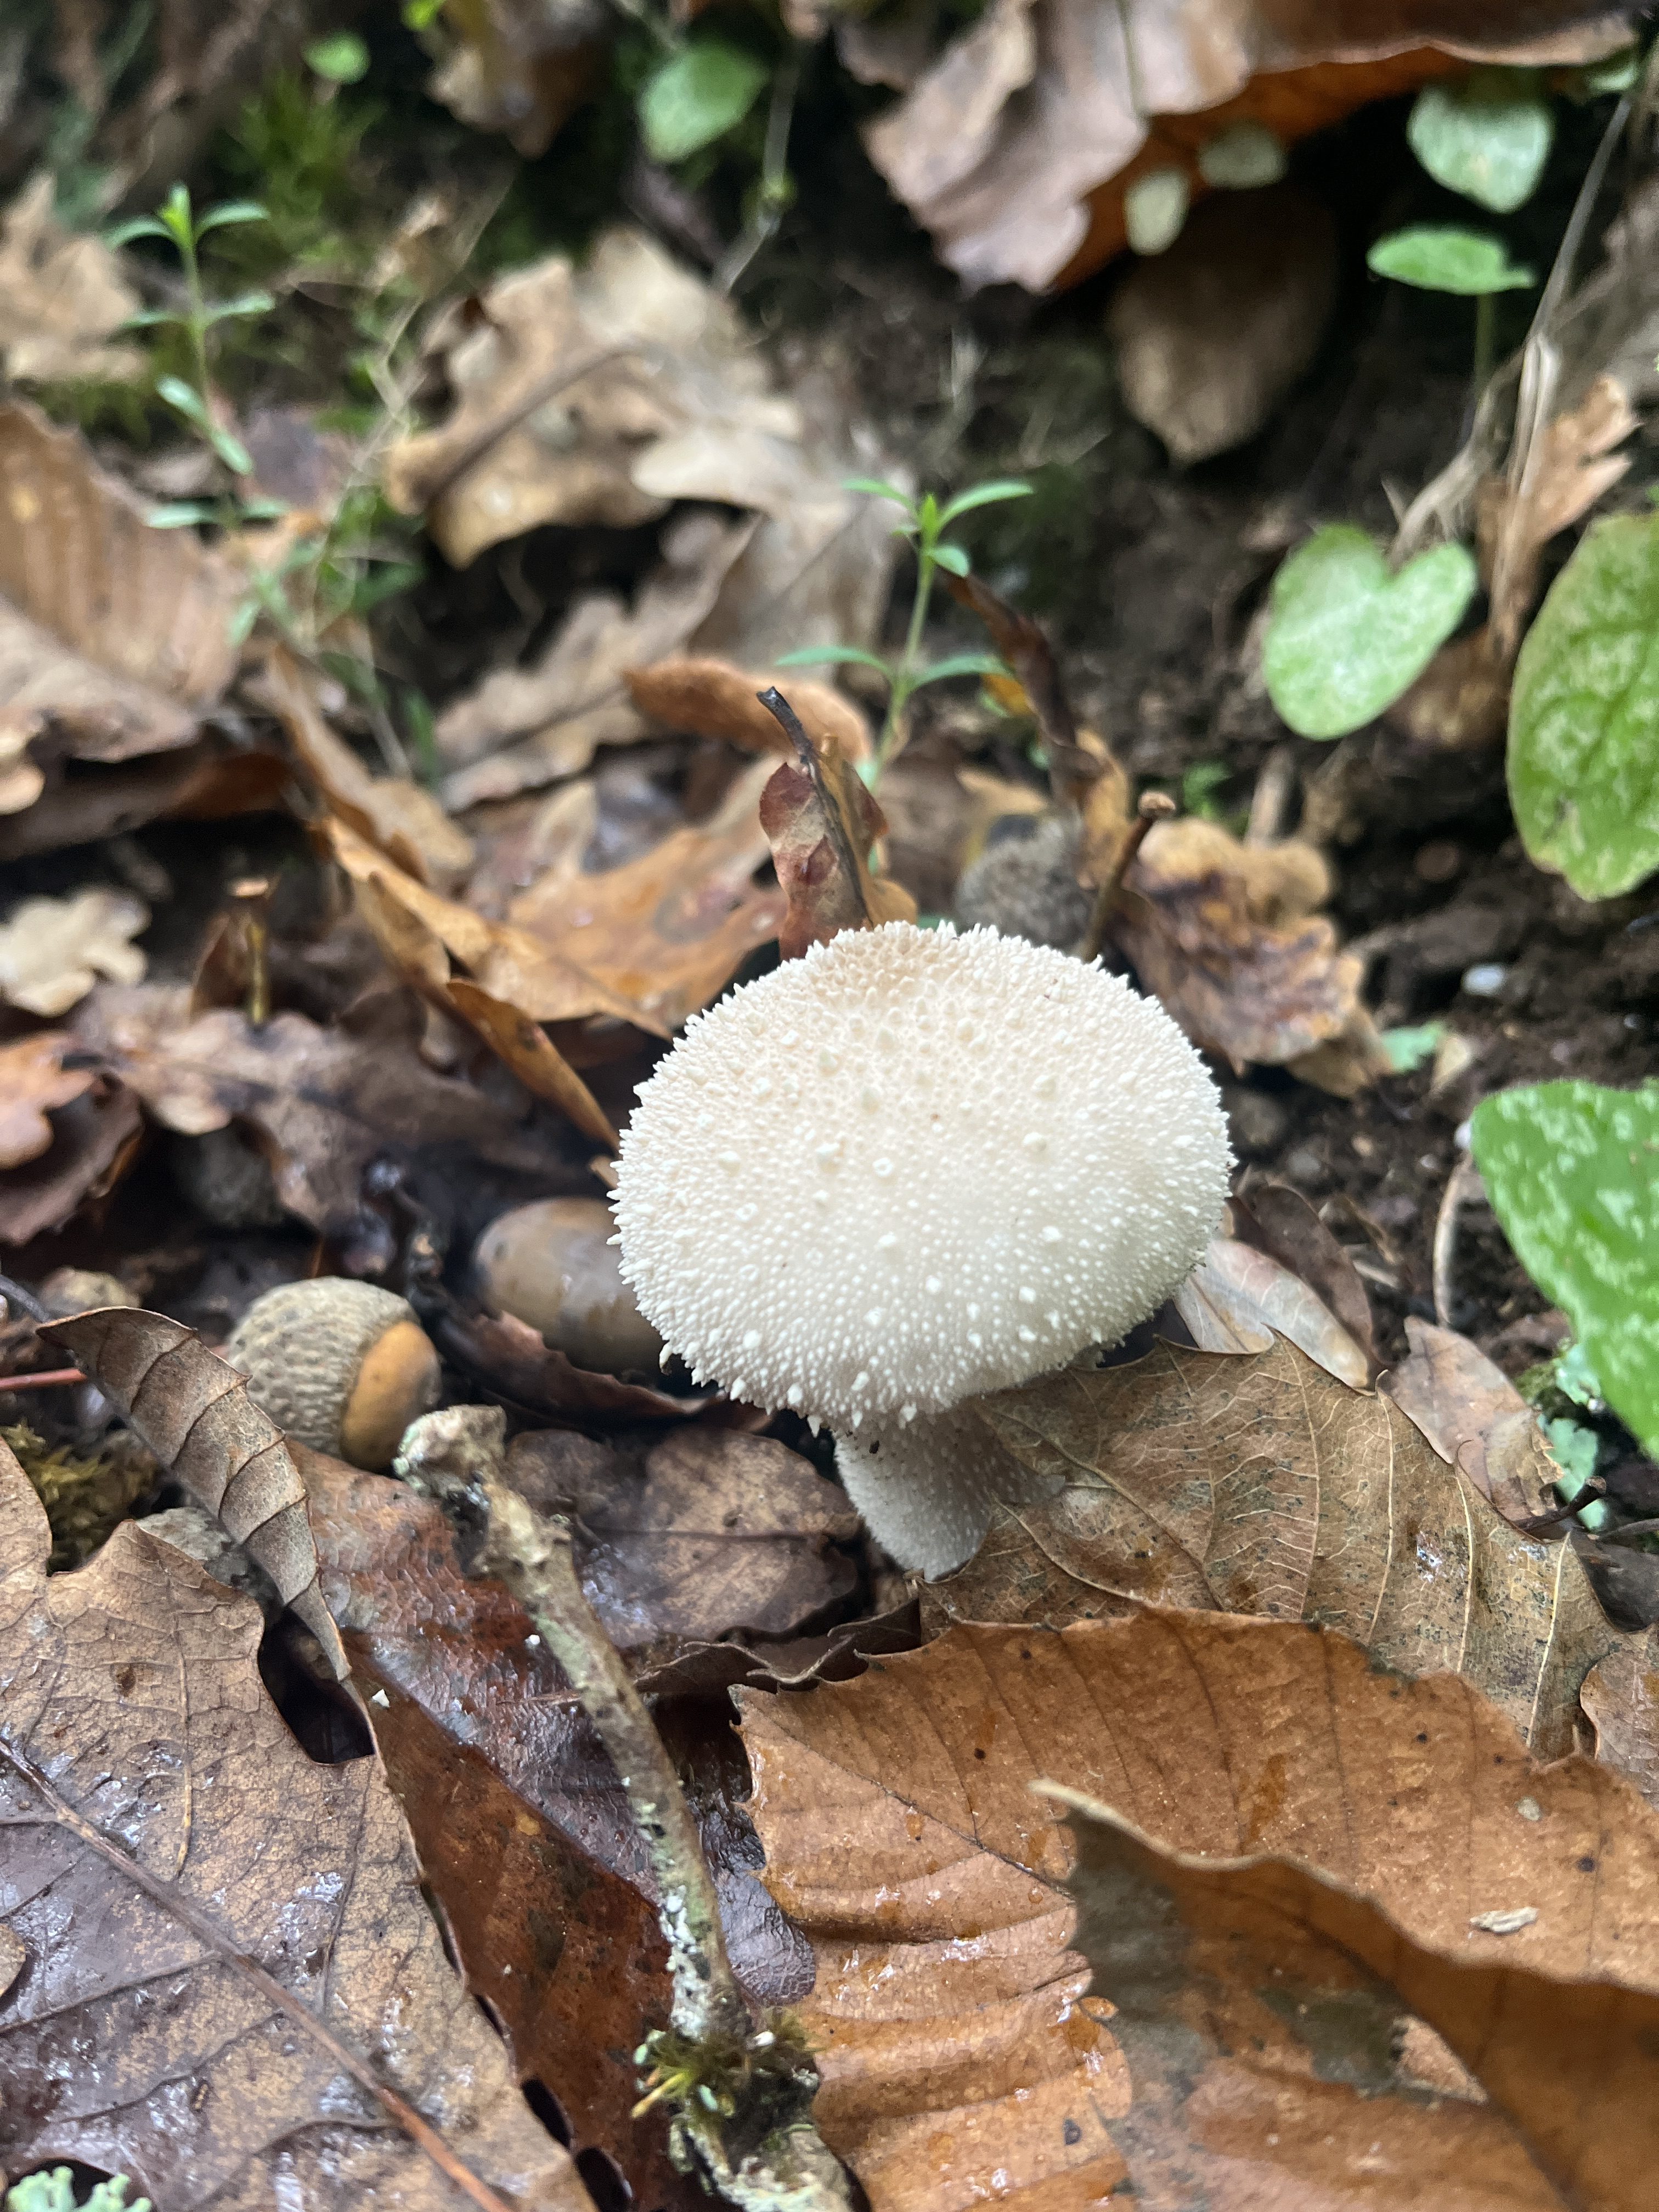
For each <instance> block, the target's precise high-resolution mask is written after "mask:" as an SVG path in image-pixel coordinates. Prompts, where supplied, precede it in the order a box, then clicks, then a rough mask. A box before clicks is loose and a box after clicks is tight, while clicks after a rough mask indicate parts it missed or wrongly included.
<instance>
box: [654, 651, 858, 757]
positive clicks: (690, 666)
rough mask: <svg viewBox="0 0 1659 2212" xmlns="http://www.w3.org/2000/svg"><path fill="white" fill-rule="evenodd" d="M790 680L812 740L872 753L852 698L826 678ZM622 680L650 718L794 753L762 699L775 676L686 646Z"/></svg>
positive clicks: (701, 734) (755, 748)
mask: <svg viewBox="0 0 1659 2212" xmlns="http://www.w3.org/2000/svg"><path fill="white" fill-rule="evenodd" d="M788 680H789V703H790V705H791V706H792V707H793V708H794V710H795V713H796V714H798V715H799V718H800V721H801V724H802V726H803V727H804V728H805V731H806V732H807V734H808V736H809V737H811V739H812V741H813V743H814V744H821V743H823V742H824V741H826V740H829V741H832V742H833V743H834V744H835V745H836V747H837V748H838V749H839V750H840V751H841V753H842V756H843V757H844V758H846V759H848V760H850V761H861V760H867V759H868V758H869V757H870V752H871V743H870V726H869V724H868V723H867V722H866V720H865V719H864V716H863V715H862V714H860V711H859V709H858V708H856V707H855V706H854V704H853V702H852V701H851V700H850V699H846V698H843V697H842V694H841V693H840V692H839V691H836V690H833V689H832V688H831V687H830V686H829V684H812V683H807V682H804V681H803V680H801V679H800V678H799V677H795V676H792V677H791V678H789V679H788ZM626 681H627V684H628V691H629V697H630V698H631V699H632V700H633V702H634V704H635V706H636V707H637V708H639V710H640V712H641V714H647V715H649V716H650V718H651V720H653V722H661V723H665V725H666V726H668V727H669V728H670V729H672V730H678V731H682V732H684V733H685V734H686V735H688V736H690V737H694V738H725V739H726V742H727V743H728V744H734V745H744V746H746V747H747V748H748V750H750V752H757V753H778V754H781V755H782V756H783V757H785V758H786V759H787V758H793V747H792V746H791V744H790V743H789V739H788V738H787V736H786V734H785V733H784V732H783V730H782V729H781V726H779V724H778V721H777V720H776V718H775V716H774V715H771V714H768V713H767V711H766V709H765V708H764V707H763V706H762V704H761V702H760V694H761V693H762V692H763V691H764V690H767V689H768V688H769V685H770V684H772V682H773V681H774V678H772V677H771V676H769V675H760V674H757V673H756V672H755V671H753V670H745V669H742V668H734V667H733V666H732V664H731V662H730V661H729V660H716V659H712V658H710V657H708V656H706V655H705V656H700V655H697V654H695V653H687V654H682V655H680V656H679V657H678V658H677V659H665V660H659V661H656V662H654V663H653V665H652V666H650V667H649V668H630V669H629V670H628V671H627V677H626Z"/></svg>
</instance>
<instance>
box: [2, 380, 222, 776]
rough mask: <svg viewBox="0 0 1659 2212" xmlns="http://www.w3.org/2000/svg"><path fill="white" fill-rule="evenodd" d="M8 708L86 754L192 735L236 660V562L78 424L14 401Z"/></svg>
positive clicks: (133, 750) (129, 750)
mask: <svg viewBox="0 0 1659 2212" xmlns="http://www.w3.org/2000/svg"><path fill="white" fill-rule="evenodd" d="M0 513H3V514H4V517H5V521H6V528H5V530H4V531H3V532H0V712H9V713H11V714H18V713H25V714H38V715H40V716H41V717H43V718H44V720H45V722H46V726H48V727H49V728H50V730H51V731H52V734H53V736H54V738H55V739H56V741H57V742H58V743H59V744H61V745H63V746H64V748H65V749H66V750H68V751H70V753H72V754H73V755H74V756H75V757H76V758H77V759H81V760H93V761H123V760H127V759H130V758H131V757H132V756H133V755H134V754H137V753H146V752H155V751H161V750H166V749H167V748H169V747H172V746H174V745H182V744H187V743H188V742H189V741H190V739H191V738H193V737H194V736H195V735H196V733H197V729H198V727H199V726H200V722H201V717H202V714H203V712H204V709H205V708H209V707H210V706H212V705H213V704H214V702H216V700H217V699H218V697H219V696H220V694H221V693H222V691H223V690H224V688H225V686H226V684H228V682H229V681H230V678H231V676H232V674H233V673H234V670H235V666H236V648H235V647H234V646H233V644H232V643H231V638H230V621H231V616H232V614H233V612H234V609H235V606H236V603H237V600H238V598H239V596H240V586H239V583H238V580H237V577H236V574H235V572H234V569H233V568H231V567H230V566H229V565H228V562H224V561H223V560H222V559H221V558H220V557H219V556H218V555H216V554H214V553H211V552H209V551H208V550H206V549H205V548H204V546H202V545H201V544H198V543H197V539H196V538H195V537H194V536H193V535H192V534H191V532H189V531H187V530H152V529H151V528H150V527H149V523H148V522H147V521H146V520H145V519H144V508H143V506H142V505H141V503H140V502H139V501H137V499H135V498H134V496H133V495H132V494H131V492H129V491H128V490H127V489H126V488H125V485H122V484H119V483H117V482H116V481H115V479H114V478H113V477H110V476H107V475H106V473H105V472H104V471H103V470H101V469H100V468H99V466H98V465H97V464H96V463H95V462H94V459H93V458H92V454H91V453H90V451H89V450H88V447H87V444H86V441H85V440H84V439H82V437H81V436H80V435H78V434H77V433H76V432H75V431H73V430H58V429H54V428H52V424H51V423H50V422H48V421H47V420H46V416H44V415H42V414H41V413H40V410H38V409H37V408H34V407H32V406H30V405H29V404H27V402H25V401H23V400H12V401H10V402H9V403H7V404H3V405H0Z"/></svg>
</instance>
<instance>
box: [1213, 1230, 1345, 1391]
mask: <svg viewBox="0 0 1659 2212" xmlns="http://www.w3.org/2000/svg"><path fill="white" fill-rule="evenodd" d="M1175 1309H1176V1312H1177V1313H1178V1314H1179V1315H1180V1316H1181V1318H1182V1321H1183V1322H1186V1324H1187V1327H1188V1329H1189V1330H1190V1331H1191V1333H1192V1339H1193V1342H1194V1344H1195V1345H1196V1346H1198V1349H1199V1350H1200V1352H1235V1353H1236V1352H1267V1351H1271V1349H1272V1348H1273V1338H1274V1336H1275V1335H1276V1334H1277V1335H1279V1336H1282V1337H1285V1338H1287V1339H1288V1340H1289V1341H1290V1342H1291V1343H1292V1344H1293V1345H1295V1346H1297V1349H1298V1351H1301V1352H1306V1353H1307V1355H1308V1357H1309V1358H1310V1359H1313V1360H1316V1361H1317V1362H1318V1364H1319V1365H1320V1366H1322V1368H1323V1369H1324V1370H1325V1371H1326V1372H1327V1374H1329V1375H1334V1376H1336V1378H1337V1380H1338V1382H1340V1383H1346V1384H1347V1386H1348V1388H1349V1389H1351V1390H1363V1389H1365V1387H1366V1385H1367V1384H1368V1383H1370V1380H1371V1376H1372V1374H1373V1371H1374V1370H1373V1365H1372V1362H1371V1361H1370V1358H1368V1357H1367V1356H1366V1353H1365V1351H1364V1346H1362V1345H1360V1344H1359V1343H1358V1342H1357V1341H1356V1340H1355V1339H1354V1338H1353V1337H1352V1335H1350V1334H1349V1333H1348V1331H1347V1330H1346V1328H1343V1326H1342V1324H1341V1322H1340V1321H1338V1319H1337V1318H1336V1316H1335V1315H1334V1313H1333V1312H1332V1311H1331V1310H1330V1308H1329V1307H1328V1305H1327V1304H1325V1302H1324V1300H1323V1299H1322V1297H1320V1295H1319V1293H1318V1292H1317V1291H1316V1290H1315V1289H1314V1288H1313V1287H1312V1285H1310V1284H1308V1283H1306V1282H1304V1280H1303V1279H1302V1277H1301V1276H1300V1275H1297V1274H1293V1273H1291V1270H1290V1269H1289V1268H1288V1267H1285V1265H1284V1263H1283V1262H1282V1261H1279V1260H1276V1259H1274V1258H1273V1255H1272V1254H1271V1253H1268V1252H1261V1251H1258V1250H1256V1249H1255V1247H1254V1246H1252V1245H1249V1244H1244V1243H1240V1242H1239V1241H1238V1239H1237V1237H1212V1239H1211V1240H1210V1244H1209V1249H1207V1250H1206V1253H1205V1255H1204V1257H1203V1258H1202V1259H1201V1260H1200V1261H1199V1263H1198V1265H1197V1266H1196V1267H1194V1269H1193V1272H1192V1273H1191V1274H1190V1275H1188V1278H1187V1279H1186V1281H1185V1282H1184V1283H1183V1284H1182V1285H1181V1288H1180V1289H1179V1290H1178V1291H1176V1295H1175Z"/></svg>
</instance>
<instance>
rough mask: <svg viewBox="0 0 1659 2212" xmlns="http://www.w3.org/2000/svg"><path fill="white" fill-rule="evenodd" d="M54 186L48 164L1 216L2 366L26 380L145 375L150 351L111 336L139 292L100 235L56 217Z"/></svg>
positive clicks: (120, 379) (118, 379)
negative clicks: (75, 228) (72, 228)
mask: <svg viewBox="0 0 1659 2212" xmlns="http://www.w3.org/2000/svg"><path fill="white" fill-rule="evenodd" d="M56 189H57V187H56V183H55V180H54V179H53V178H52V174H51V173H50V172H49V171H47V170H45V169H43V170H42V171H41V172H40V174H39V175H38V176H36V177H35V178H34V179H33V181H32V182H31V183H29V184H28V185H25V186H24V188H23V190H22V191H21V192H20V193H19V194H18V195H17V197H16V198H15V200H14V201H13V202H12V204H11V205H10V206H9V208H8V209H7V210H6V212H5V218H4V221H3V222H0V300H3V301H5V303H6V333H5V337H4V339H3V341H0V366H3V368H4V369H5V373H6V374H7V375H8V376H9V377H10V378H11V379H12V380H14V381H15V382H17V383H20V384H29V383H34V384H48V383H57V382H60V381H66V380H78V379H82V378H85V379H87V380H91V381H95V382H97V383H100V384H120V383H125V382H127V381H129V380H131V379H132V378H134V377H136V376H137V375H139V374H141V373H142V371H143V367H144V356H143V354H142V353H141V352H140V351H139V349H138V348H137V346H135V345H119V344H112V343H110V341H111V340H112V339H113V338H114V337H115V335H116V333H117V332H118V331H119V330H120V328H121V325H123V323H125V321H126V319H127V318H128V316H129V315H134V314H137V312H138V307H139V299H138V295H137V293H136V292H135V291H134V290H133V289H132V287H131V284H129V283H128V282H127V280H126V278H125V276H123V275H122V273H121V266H120V264H119V262H118V260H117V259H116V257H115V255H114V254H113V253H112V252H111V251H110V249H109V247H108V246H106V245H105V243H104V241H103V240H102V239H101V238H98V237H94V235H92V234H90V233H88V232H80V233H76V232H73V231H68V230H65V229H64V227H63V225H62V224H61V223H59V222H58V220H57V219H56V217H55V216H54V215H53V213H52V201H53V197H54V195H55V192H56Z"/></svg>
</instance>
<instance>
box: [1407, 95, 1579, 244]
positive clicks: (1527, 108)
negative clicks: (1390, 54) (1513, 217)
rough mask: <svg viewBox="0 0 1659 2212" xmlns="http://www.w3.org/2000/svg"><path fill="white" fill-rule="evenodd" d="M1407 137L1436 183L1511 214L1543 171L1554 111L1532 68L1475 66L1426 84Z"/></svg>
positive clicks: (1533, 188) (1553, 125)
mask: <svg viewBox="0 0 1659 2212" xmlns="http://www.w3.org/2000/svg"><path fill="white" fill-rule="evenodd" d="M1406 136H1407V138H1408V139H1409V140H1410V141H1411V148H1412V151H1413V154H1415V155H1416V156H1417V158H1418V160H1419V161H1420V162H1421V163H1422V164H1423V167H1425V169H1426V170H1427V171H1428V173H1429V174H1430V175H1431V177H1432V178H1433V179H1435V181H1436V182H1437V184H1442V185H1446V186H1448V187H1449V189H1450V190H1451V191H1455V192H1462V194H1463V196H1464V197H1465V198H1466V199H1472V200H1479V201H1480V204H1481V206H1482V207H1489V208H1492V209H1493V210H1495V211H1496V212H1497V213H1498V214H1499V215H1508V214H1509V213H1510V210H1511V209H1514V208H1518V207H1519V206H1520V205H1521V204H1522V202H1523V201H1525V200H1528V199H1530V198H1531V197H1532V195H1533V193H1534V191H1535V190H1536V188H1537V185H1538V179H1540V177H1541V176H1542V175H1543V173H1544V164H1545V162H1546V161H1548V159H1549V153H1550V143H1551V141H1552V140H1553V137H1554V136H1555V111H1554V109H1553V107H1552V106H1550V103H1549V101H1548V100H1547V98H1546V97H1545V95H1544V94H1543V92H1542V91H1541V80H1540V79H1539V78H1538V77H1537V76H1535V75H1534V73H1533V72H1532V71H1531V70H1518V69H1480V70H1470V72H1469V74H1468V76H1466V77H1464V78H1462V80H1461V81H1460V82H1456V83H1450V84H1449V83H1444V82H1442V83H1439V84H1427V85H1425V86H1424V88H1423V89H1422V91H1421V92H1419V94H1418V95H1417V100H1416V104H1415V106H1413V109H1412V112H1411V120H1410V122H1409V123H1408V124H1407V125H1406Z"/></svg>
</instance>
